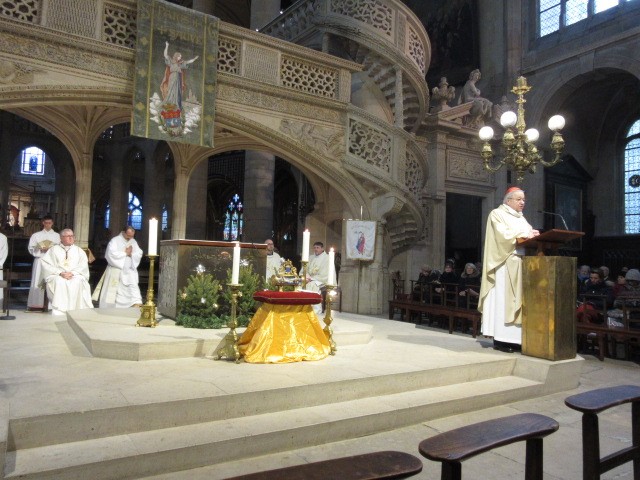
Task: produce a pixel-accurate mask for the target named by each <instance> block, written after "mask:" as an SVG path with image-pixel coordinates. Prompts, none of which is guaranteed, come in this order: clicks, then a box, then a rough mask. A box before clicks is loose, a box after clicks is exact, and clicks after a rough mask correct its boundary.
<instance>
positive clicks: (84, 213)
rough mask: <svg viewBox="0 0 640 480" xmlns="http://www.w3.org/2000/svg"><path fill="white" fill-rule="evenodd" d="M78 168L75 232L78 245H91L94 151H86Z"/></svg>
mask: <svg viewBox="0 0 640 480" xmlns="http://www.w3.org/2000/svg"><path fill="white" fill-rule="evenodd" d="M78 164H79V167H78V168H77V169H76V201H75V209H74V211H73V215H74V217H73V232H74V233H75V235H76V245H78V246H79V247H81V248H87V247H88V246H89V227H90V225H89V220H90V218H91V211H90V210H91V174H92V173H93V153H92V152H85V153H83V154H82V157H81V158H80V160H79V162H78Z"/></svg>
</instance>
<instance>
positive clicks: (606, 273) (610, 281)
mask: <svg viewBox="0 0 640 480" xmlns="http://www.w3.org/2000/svg"><path fill="white" fill-rule="evenodd" d="M600 270H602V273H603V274H604V280H603V281H604V283H605V284H606V285H607V286H608V287H609V288H613V287H614V285H615V284H616V282H614V281H613V279H612V278H611V277H610V276H609V273H610V270H609V267H607V266H605V265H602V266H601V267H600Z"/></svg>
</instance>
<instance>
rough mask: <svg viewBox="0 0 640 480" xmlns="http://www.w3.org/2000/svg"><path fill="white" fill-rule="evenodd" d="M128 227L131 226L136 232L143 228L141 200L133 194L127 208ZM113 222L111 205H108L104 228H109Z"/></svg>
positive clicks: (130, 194) (130, 195)
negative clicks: (111, 221)
mask: <svg viewBox="0 0 640 480" xmlns="http://www.w3.org/2000/svg"><path fill="white" fill-rule="evenodd" d="M127 210H128V212H127V225H131V226H132V227H133V228H135V229H136V230H140V228H142V204H141V203H140V199H139V198H138V197H136V196H135V195H134V194H133V193H131V192H129V206H128V208H127ZM110 220H111V205H110V204H108V203H107V209H106V211H105V212H104V228H109V222H110Z"/></svg>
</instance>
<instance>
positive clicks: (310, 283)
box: [304, 242, 329, 315]
mask: <svg viewBox="0 0 640 480" xmlns="http://www.w3.org/2000/svg"><path fill="white" fill-rule="evenodd" d="M304 274H305V275H306V277H307V290H310V291H312V292H316V293H321V291H322V287H324V286H325V285H326V283H327V280H328V279H329V255H327V252H325V251H324V244H323V243H322V242H316V243H314V244H313V256H311V258H309V263H308V265H307V270H306V271H305V272H304ZM313 310H314V311H315V312H316V314H317V315H320V314H321V313H322V305H321V304H317V305H313Z"/></svg>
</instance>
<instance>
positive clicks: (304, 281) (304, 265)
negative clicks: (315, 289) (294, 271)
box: [300, 260, 309, 290]
mask: <svg viewBox="0 0 640 480" xmlns="http://www.w3.org/2000/svg"><path fill="white" fill-rule="evenodd" d="M301 263H302V268H301V269H300V270H301V271H302V272H304V275H302V289H303V290H306V289H307V266H308V265H309V262H308V261H306V262H305V261H304V260H303V261H302V262H301Z"/></svg>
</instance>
